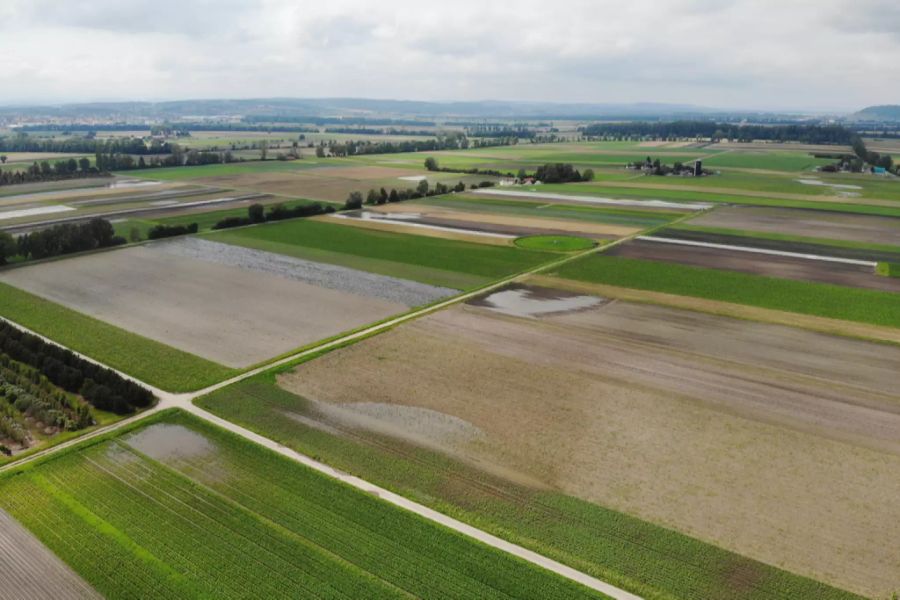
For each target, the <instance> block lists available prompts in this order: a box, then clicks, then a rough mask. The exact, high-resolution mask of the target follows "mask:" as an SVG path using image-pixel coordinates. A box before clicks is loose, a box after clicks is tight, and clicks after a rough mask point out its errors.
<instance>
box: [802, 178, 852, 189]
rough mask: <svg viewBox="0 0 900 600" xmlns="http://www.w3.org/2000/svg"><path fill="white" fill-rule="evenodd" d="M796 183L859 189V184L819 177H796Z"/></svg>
mask: <svg viewBox="0 0 900 600" xmlns="http://www.w3.org/2000/svg"><path fill="white" fill-rule="evenodd" d="M796 181H797V183H802V184H803V185H818V186H824V187H830V188H834V189H837V190H861V189H862V186H861V185H849V184H846V183H828V182H827V181H822V180H821V179H797V180H796Z"/></svg>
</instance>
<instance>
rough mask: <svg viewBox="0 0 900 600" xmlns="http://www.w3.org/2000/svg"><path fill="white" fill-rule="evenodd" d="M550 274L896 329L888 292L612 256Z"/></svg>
mask: <svg viewBox="0 0 900 600" xmlns="http://www.w3.org/2000/svg"><path fill="white" fill-rule="evenodd" d="M554 274H555V275H557V276H559V277H562V278H570V279H575V280H577V281H588V282H596V283H603V284H608V285H614V286H620V287H626V288H637V289H641V290H654V291H660V292H667V293H671V294H678V295H682V296H693V297H698V298H710V299H713V300H722V301H725V302H734V303H737V304H749V305H752V306H760V307H763V308H770V309H775V310H784V311H792V312H798V313H802V314H809V315H816V316H821V317H828V318H832V319H846V320H848V321H858V322H860V323H869V324H872V325H881V326H886V327H900V313H898V312H897V311H896V310H895V309H894V302H895V301H896V298H895V296H894V295H893V293H892V292H884V291H877V290H866V289H856V288H847V287H841V286H836V285H829V284H822V283H810V282H805V281H794V280H790V279H776V278H773V277H765V276H761V275H751V274H747V273H736V272H731V271H724V270H721V269H710V268H702V267H692V266H686V265H676V264H667V263H660V262H654V261H647V260H640V259H632V258H617V257H612V256H592V257H589V258H586V259H583V260H580V261H577V262H574V263H570V264H567V265H564V266H563V267H561V268H560V269H559V270H558V271H556V272H555V273H554Z"/></svg>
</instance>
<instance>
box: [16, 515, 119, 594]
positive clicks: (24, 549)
mask: <svg viewBox="0 0 900 600" xmlns="http://www.w3.org/2000/svg"><path fill="white" fill-rule="evenodd" d="M102 597H103V596H101V595H100V594H98V593H97V592H96V591H94V589H93V588H91V586H89V585H88V584H87V583H86V582H85V581H84V580H83V579H81V577H79V576H78V575H77V574H76V573H75V572H74V571H72V569H70V568H69V567H68V566H67V565H66V564H65V563H63V562H62V561H61V560H60V559H58V558H57V557H56V556H55V555H54V554H53V553H52V552H51V551H50V550H49V549H48V548H47V547H46V546H44V545H43V544H42V543H41V542H40V541H39V540H38V539H37V538H35V537H34V536H33V535H31V533H29V532H28V530H27V529H25V528H24V527H22V526H21V525H19V523H18V522H16V521H15V520H14V519H13V518H12V517H10V516H9V515H8V514H6V513H5V512H3V511H0V598H8V599H9V600H19V599H21V600H89V599H94V598H96V599H98V600H99V599H100V598H102Z"/></svg>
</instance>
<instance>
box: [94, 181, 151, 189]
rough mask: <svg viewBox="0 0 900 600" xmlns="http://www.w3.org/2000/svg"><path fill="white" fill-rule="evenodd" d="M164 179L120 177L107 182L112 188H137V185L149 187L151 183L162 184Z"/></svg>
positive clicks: (107, 185)
mask: <svg viewBox="0 0 900 600" xmlns="http://www.w3.org/2000/svg"><path fill="white" fill-rule="evenodd" d="M160 184H162V181H151V180H147V179H119V180H116V181H112V182H110V183H107V184H106V187H108V188H109V189H111V190H117V189H126V188H136V187H148V186H151V185H160Z"/></svg>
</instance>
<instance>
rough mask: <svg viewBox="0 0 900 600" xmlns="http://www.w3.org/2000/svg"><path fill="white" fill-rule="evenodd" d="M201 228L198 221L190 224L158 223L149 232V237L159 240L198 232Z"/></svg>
mask: <svg viewBox="0 0 900 600" xmlns="http://www.w3.org/2000/svg"><path fill="white" fill-rule="evenodd" d="M199 229H200V227H199V226H198V225H197V224H196V223H191V224H190V225H156V226H154V227H153V228H152V229H151V230H150V231H148V232H147V239H150V240H159V239H162V238H168V237H175V236H178V235H187V234H189V233H197V231H199Z"/></svg>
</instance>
